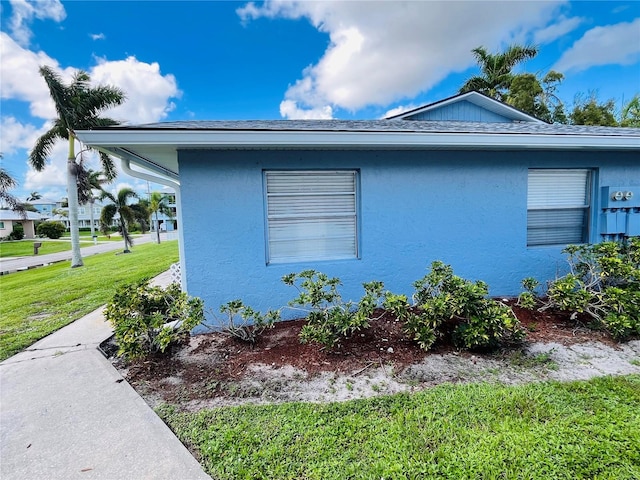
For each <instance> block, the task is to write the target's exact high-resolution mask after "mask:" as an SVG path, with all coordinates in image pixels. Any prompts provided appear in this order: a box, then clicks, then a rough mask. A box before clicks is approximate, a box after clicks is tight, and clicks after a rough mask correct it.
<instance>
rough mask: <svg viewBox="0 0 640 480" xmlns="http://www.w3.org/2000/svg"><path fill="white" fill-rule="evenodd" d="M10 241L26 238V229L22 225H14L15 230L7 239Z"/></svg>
mask: <svg viewBox="0 0 640 480" xmlns="http://www.w3.org/2000/svg"><path fill="white" fill-rule="evenodd" d="M7 238H8V239H9V240H22V239H23V238H24V227H23V226H22V224H21V223H14V224H13V230H12V231H11V233H10V234H9V236H8V237H7Z"/></svg>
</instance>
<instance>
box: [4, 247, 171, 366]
mask: <svg viewBox="0 0 640 480" xmlns="http://www.w3.org/2000/svg"><path fill="white" fill-rule="evenodd" d="M83 260H84V264H85V265H84V267H81V268H74V269H72V268H69V266H70V262H61V263H57V264H55V265H50V266H48V267H41V268H36V269H32V270H26V271H22V272H16V273H11V274H9V275H2V276H0V297H1V298H2V301H1V302H0V360H4V359H5V358H8V357H10V356H11V355H13V354H15V353H17V352H19V351H21V350H23V349H24V348H26V347H28V346H29V345H31V344H32V343H34V342H35V341H37V340H39V339H41V338H42V337H44V336H46V335H48V334H49V333H51V332H53V331H55V330H58V329H59V328H61V327H63V326H65V325H67V324H69V323H71V322H73V321H74V320H77V319H78V318H80V317H82V316H83V315H86V314H87V313H89V312H92V311H93V310H95V309H96V308H98V307H100V306H101V305H104V304H105V303H107V302H108V301H109V300H110V299H111V297H112V296H113V293H114V292H115V290H116V288H117V287H118V286H120V285H122V284H125V283H130V282H134V281H136V280H138V279H140V278H143V277H152V276H155V275H157V274H159V273H161V272H163V271H165V270H167V269H168V268H169V266H170V265H171V264H172V263H175V262H177V261H178V242H177V241H171V242H163V243H161V244H160V245H157V244H155V243H145V244H142V245H139V246H135V247H134V248H133V249H132V251H131V253H129V254H126V255H124V254H116V253H114V252H109V253H102V254H99V255H92V256H90V257H86V258H84V259H83Z"/></svg>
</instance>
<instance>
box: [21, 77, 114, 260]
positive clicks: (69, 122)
mask: <svg viewBox="0 0 640 480" xmlns="http://www.w3.org/2000/svg"><path fill="white" fill-rule="evenodd" d="M40 75H41V76H42V77H43V78H44V80H45V82H46V84H47V87H48V88H49V94H50V96H51V98H52V100H53V102H54V104H55V107H56V112H57V115H58V116H57V118H56V119H54V121H53V126H52V127H51V128H50V129H49V130H48V131H47V132H45V133H44V134H43V135H42V136H41V137H40V138H38V139H37V140H36V144H35V146H34V147H33V150H31V153H30V154H29V163H30V164H31V166H32V167H33V168H34V169H36V170H37V171H41V170H43V169H44V167H45V165H46V161H47V157H48V156H49V154H50V153H51V149H52V148H53V145H54V144H55V142H56V141H58V140H66V141H68V143H69V155H68V157H67V195H68V196H69V221H70V230H71V250H72V259H71V268H75V267H81V266H82V265H83V262H82V254H81V252H80V233H79V229H78V190H77V186H78V171H79V170H80V169H81V168H82V167H81V166H80V165H79V163H78V161H77V160H76V153H75V141H76V135H75V131H76V130H86V129H90V128H95V127H104V126H109V125H117V124H118V122H117V121H116V120H113V119H111V118H106V117H100V116H99V115H100V113H101V112H102V111H103V110H105V109H108V108H111V107H115V106H117V105H120V104H122V103H123V102H124V98H125V97H124V93H123V92H122V90H120V89H118V88H116V87H111V86H97V87H91V86H90V80H91V78H90V77H89V74H87V73H86V72H83V71H81V70H80V71H78V72H76V74H75V75H74V76H73V79H72V80H71V83H70V84H69V85H65V84H64V83H63V82H62V79H61V78H60V76H59V75H58V74H57V73H55V72H54V71H53V69H51V68H49V67H47V66H43V67H40ZM99 154H100V162H101V164H102V170H103V171H104V173H105V175H106V177H107V178H108V179H109V180H113V179H114V178H115V177H116V170H115V166H114V164H113V161H112V160H111V158H109V156H108V155H106V154H105V153H103V152H99ZM125 246H126V244H125Z"/></svg>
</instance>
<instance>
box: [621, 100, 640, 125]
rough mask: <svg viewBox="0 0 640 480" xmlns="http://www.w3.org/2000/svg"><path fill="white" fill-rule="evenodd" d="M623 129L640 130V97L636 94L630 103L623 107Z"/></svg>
mask: <svg viewBox="0 0 640 480" xmlns="http://www.w3.org/2000/svg"><path fill="white" fill-rule="evenodd" d="M620 126H621V127H634V128H640V95H639V94H636V95H635V96H634V97H633V98H632V99H631V100H629V103H627V104H626V105H625V106H624V107H622V113H621V115H620Z"/></svg>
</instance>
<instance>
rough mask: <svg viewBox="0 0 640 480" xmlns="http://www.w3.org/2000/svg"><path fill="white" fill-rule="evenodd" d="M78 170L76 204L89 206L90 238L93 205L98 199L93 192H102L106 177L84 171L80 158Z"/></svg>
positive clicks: (93, 227) (93, 234)
mask: <svg viewBox="0 0 640 480" xmlns="http://www.w3.org/2000/svg"><path fill="white" fill-rule="evenodd" d="M80 159H81V160H80V167H81V168H80V169H79V170H78V203H79V204H80V205H86V204H87V203H88V204H89V209H90V210H89V218H90V219H91V220H90V221H91V237H92V238H93V237H94V236H95V233H96V231H95V225H94V222H95V219H94V215H93V205H94V203H95V201H96V200H97V199H98V198H99V195H97V196H96V195H94V190H97V191H98V192H102V191H103V190H102V185H103V184H105V183H107V176H106V175H105V174H104V173H103V172H96V171H95V170H91V169H89V170H85V169H84V167H83V166H82V156H81V157H80Z"/></svg>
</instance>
